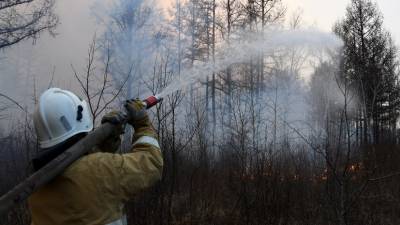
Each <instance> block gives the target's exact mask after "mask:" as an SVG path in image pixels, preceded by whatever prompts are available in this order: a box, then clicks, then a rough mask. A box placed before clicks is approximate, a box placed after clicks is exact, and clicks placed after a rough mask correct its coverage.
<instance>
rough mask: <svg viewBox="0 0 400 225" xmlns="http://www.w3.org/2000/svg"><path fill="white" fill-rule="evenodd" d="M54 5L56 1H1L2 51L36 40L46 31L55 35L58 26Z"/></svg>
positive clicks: (0, 28)
mask: <svg viewBox="0 0 400 225" xmlns="http://www.w3.org/2000/svg"><path fill="white" fill-rule="evenodd" d="M54 4H55V1H54V0H2V1H0V49H2V48H5V47H8V46H11V45H13V44H16V43H18V42H20V41H22V40H24V39H28V38H36V37H38V35H39V34H40V33H42V32H43V31H46V30H47V31H49V32H50V34H52V35H54V34H55V33H54V29H55V27H56V25H57V24H58V17H57V16H56V15H55V14H54V12H53V10H54Z"/></svg>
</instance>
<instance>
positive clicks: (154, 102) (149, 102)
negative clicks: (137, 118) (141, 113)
mask: <svg viewBox="0 0 400 225" xmlns="http://www.w3.org/2000/svg"><path fill="white" fill-rule="evenodd" d="M162 100H163V98H161V97H158V96H157V95H153V96H150V97H148V98H146V99H145V100H143V104H145V106H146V109H150V108H151V107H153V106H155V105H157V103H160V102H162Z"/></svg>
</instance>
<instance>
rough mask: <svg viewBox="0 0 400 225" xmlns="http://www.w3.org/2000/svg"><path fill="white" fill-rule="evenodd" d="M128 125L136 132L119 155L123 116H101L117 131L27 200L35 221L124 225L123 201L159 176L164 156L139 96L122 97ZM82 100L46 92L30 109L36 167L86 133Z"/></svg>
mask: <svg viewBox="0 0 400 225" xmlns="http://www.w3.org/2000/svg"><path fill="white" fill-rule="evenodd" d="M125 108H126V111H127V113H128V118H130V120H129V121H128V124H129V125H131V126H132V127H133V128H134V130H135V133H134V135H133V138H132V143H133V144H132V146H131V151H130V152H129V153H125V154H118V153H115V151H116V150H117V149H118V147H119V144H120V134H121V133H122V130H123V124H122V120H123V116H122V114H121V113H120V112H111V113H109V114H107V115H106V116H104V117H103V118H102V123H106V122H110V123H113V124H115V125H117V127H119V129H117V130H116V131H115V134H114V135H112V137H110V138H109V139H107V140H104V141H103V142H102V144H101V145H99V146H97V148H95V149H94V150H93V152H91V153H89V154H87V155H85V156H83V157H81V158H80V159H79V160H77V161H75V162H74V163H73V164H71V165H70V166H69V167H68V168H67V169H66V170H65V171H64V172H63V174H61V175H60V176H58V177H57V178H55V179H54V180H52V181H51V182H50V183H48V184H47V185H45V186H44V187H42V188H40V189H39V190H38V191H37V192H35V193H34V194H33V195H32V196H31V197H30V198H29V199H28V203H29V208H30V211H31V215H32V224H34V225H69V224H71V225H72V224H73V225H89V224H90V225H97V224H102V225H103V224H104V225H105V224H113V225H117V224H118V225H119V224H125V223H126V219H125V218H126V217H125V216H124V215H123V204H124V202H126V201H127V200H129V199H132V197H134V196H135V195H137V194H138V193H139V192H141V191H143V190H145V189H146V188H148V187H150V186H152V185H153V184H154V183H155V182H156V181H158V180H159V179H160V178H161V174H162V168H163V159H162V155H161V151H160V146H159V144H158V141H157V137H156V133H155V131H154V129H153V127H152V124H151V122H150V120H149V117H148V115H147V113H146V111H145V110H144V106H143V103H142V102H141V101H139V100H133V101H127V102H126V104H125ZM89 110H90V109H89V108H88V105H87V103H86V102H85V101H84V100H81V99H80V98H79V97H77V96H76V95H75V94H73V93H72V92H70V91H66V90H61V89H59V88H51V89H49V90H47V91H45V92H44V93H43V94H42V95H41V97H40V99H39V104H38V107H37V109H36V111H35V113H34V125H35V128H36V132H37V136H38V139H39V144H40V148H41V149H42V151H41V152H42V153H41V154H40V155H39V157H37V158H36V159H35V160H34V161H33V165H34V168H35V169H36V170H37V169H40V168H41V167H43V166H44V165H46V163H47V162H49V161H51V160H52V159H53V158H55V157H56V156H57V155H59V154H60V153H62V152H63V151H65V150H66V149H68V148H69V147H70V146H72V145H73V144H75V143H76V142H77V141H79V140H80V139H81V138H83V137H84V136H85V135H86V134H87V133H88V132H89V131H91V130H92V129H93V122H92V118H91V114H90V112H89Z"/></svg>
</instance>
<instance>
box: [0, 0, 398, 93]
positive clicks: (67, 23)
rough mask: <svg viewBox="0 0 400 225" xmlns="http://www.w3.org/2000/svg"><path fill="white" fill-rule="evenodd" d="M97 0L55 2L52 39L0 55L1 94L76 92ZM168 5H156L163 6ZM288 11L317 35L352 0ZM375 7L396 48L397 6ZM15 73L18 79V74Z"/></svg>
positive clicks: (306, 3)
mask: <svg viewBox="0 0 400 225" xmlns="http://www.w3.org/2000/svg"><path fill="white" fill-rule="evenodd" d="M96 1H107V0H57V13H58V15H59V17H60V21H61V24H60V26H59V27H58V28H57V32H58V35H57V36H56V37H55V38H52V37H49V36H48V35H46V34H45V35H42V37H41V38H40V39H39V40H38V41H37V42H36V44H35V45H32V41H25V42H23V43H22V44H19V45H16V46H13V47H12V48H10V49H8V50H6V51H4V52H1V54H2V56H1V58H0V80H1V82H0V91H1V92H3V93H6V94H9V95H10V96H12V97H14V98H15V99H16V100H19V101H29V99H30V98H27V96H30V95H31V94H32V93H33V82H32V81H33V79H36V81H37V83H36V87H37V89H38V91H42V90H44V89H45V88H46V87H47V85H48V83H49V81H50V78H51V77H52V76H51V74H52V71H53V69H54V71H55V72H54V74H55V80H54V82H53V85H56V86H61V87H63V88H70V89H73V87H76V84H74V80H73V79H71V77H73V74H72V70H71V66H70V65H71V64H73V65H74V66H75V67H76V68H77V69H78V70H80V69H82V68H83V66H84V65H85V64H84V63H85V58H86V55H87V48H88V44H89V43H90V41H91V39H92V37H93V35H94V34H95V33H96V31H97V33H101V31H100V28H99V26H97V25H96V22H95V19H94V16H93V15H92V12H91V8H92V7H93V5H94V3H95V2H96ZM170 1H173V2H175V0H164V1H161V0H155V2H156V3H158V4H160V5H163V6H164V7H165V6H166V5H168V4H169V2H170ZM283 1H284V3H285V4H286V6H287V8H288V16H290V14H292V13H293V12H294V11H296V10H299V9H300V10H302V11H303V18H304V21H305V23H306V24H308V25H315V26H316V27H318V28H319V29H321V30H324V31H328V32H329V31H330V30H331V28H332V25H333V24H334V23H335V21H337V20H338V19H340V18H343V17H344V15H345V8H346V6H347V4H348V2H349V1H350V0H329V1H328V0H283ZM378 5H379V7H380V9H381V11H382V12H383V15H384V17H385V20H384V25H385V27H386V28H387V29H388V30H389V31H390V32H391V33H392V35H393V37H394V38H395V41H396V43H397V45H399V44H400V26H399V25H398V24H397V21H400V15H399V11H400V1H399V0H378ZM16 74H18V75H16Z"/></svg>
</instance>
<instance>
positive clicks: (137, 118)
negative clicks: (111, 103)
mask: <svg viewBox="0 0 400 225" xmlns="http://www.w3.org/2000/svg"><path fill="white" fill-rule="evenodd" d="M125 109H126V112H127V114H128V123H129V124H130V125H132V126H133V127H134V128H135V129H136V128H137V127H142V126H145V125H147V124H148V121H149V116H148V115H147V112H146V109H145V106H144V104H143V102H142V101H140V100H139V99H132V100H127V101H126V103H125Z"/></svg>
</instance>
